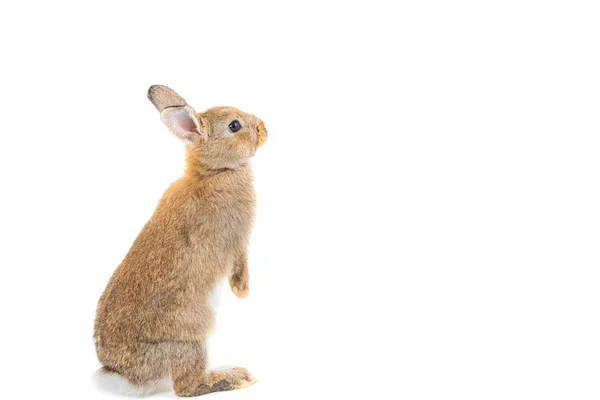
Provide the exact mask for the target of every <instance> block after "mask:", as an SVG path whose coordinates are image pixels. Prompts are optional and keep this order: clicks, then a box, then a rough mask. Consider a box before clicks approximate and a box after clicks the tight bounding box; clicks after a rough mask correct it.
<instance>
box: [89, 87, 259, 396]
mask: <svg viewBox="0 0 600 400" xmlns="http://www.w3.org/2000/svg"><path fill="white" fill-rule="evenodd" d="M148 97H149V98H150V100H151V101H152V102H153V104H154V105H155V106H156V108H157V109H158V110H159V111H161V117H162V118H163V121H165V123H167V125H168V126H169V128H170V129H171V130H172V131H173V133H175V134H176V135H177V136H179V137H180V138H182V139H183V140H184V141H185V142H186V143H187V146H186V152H187V169H186V171H185V175H184V176H183V177H182V178H180V179H179V180H177V181H176V182H174V183H173V184H172V185H171V187H169V189H167V191H166V192H165V194H164V195H163V197H162V199H161V200H160V202H159V205H158V207H157V208H156V211H155V212H154V215H152V217H151V218H150V220H149V221H148V223H147V224H146V225H145V226H144V228H143V229H142V231H141V232H140V234H139V236H138V237H137V239H136V240H135V242H134V243H133V246H132V247H131V249H130V251H129V253H128V254H127V256H126V257H125V259H124V260H123V262H122V263H121V265H119V267H118V268H117V269H116V271H115V272H114V274H113V276H112V277H111V279H110V281H109V283H108V286H107V287H106V289H105V291H104V293H103V294H102V297H101V298H100V302H99V304H98V310H97V314H96V324H95V335H94V339H95V343H96V350H97V353H98V358H99V360H100V362H101V363H102V365H103V369H104V371H107V372H116V373H119V374H121V375H122V376H123V377H125V378H126V379H127V380H128V381H129V382H131V383H132V384H134V385H137V386H144V385H148V384H152V383H153V382H155V381H157V380H159V379H162V378H165V377H168V376H170V377H171V378H172V380H173V387H174V390H175V392H176V394H177V395H180V396H197V395H201V394H206V393H210V392H214V391H221V390H232V389H237V388H241V387H244V386H248V385H249V384H251V383H253V382H254V378H253V377H252V376H251V375H250V374H249V373H248V371H246V370H245V369H242V368H231V369H227V370H224V371H213V372H210V371H207V370H206V365H207V356H206V346H205V343H204V341H205V337H206V334H207V332H208V331H209V330H210V329H211V325H212V324H213V311H212V309H211V307H210V305H209V303H208V300H209V296H210V294H211V292H212V291H213V289H214V288H215V286H216V285H217V284H219V283H220V282H221V281H222V280H224V279H226V278H227V277H229V283H230V286H231V288H232V290H233V292H234V293H235V294H236V295H237V296H238V297H240V298H243V297H245V296H247V294H248V279H249V277H248V265H247V246H248V238H249V234H250V229H251V226H252V222H253V218H254V203H255V197H254V188H253V185H252V169H251V167H250V164H249V161H248V160H249V159H250V157H252V156H253V155H254V153H255V151H256V149H257V148H258V147H259V146H260V145H262V144H263V143H264V141H265V140H266V136H267V132H266V129H265V127H264V124H263V123H262V121H260V120H259V119H258V118H256V117H255V116H253V115H250V114H246V113H244V112H242V111H239V110H237V109H234V108H231V107H217V108H212V109H209V110H207V111H205V112H203V113H195V111H193V110H192V109H191V108H190V107H189V106H188V105H187V104H186V102H185V100H183V98H181V97H180V96H179V95H178V94H177V93H175V92H174V91H173V90H171V89H169V88H166V87H164V86H153V87H151V88H150V90H149V93H148ZM186 110H191V111H190V113H192V112H193V114H190V115H189V116H188V114H186V112H187V111H186ZM180 112H181V113H183V114H177V113H180ZM181 115H183V117H181V118H180V119H177V118H179V117H177V116H181ZM173 116H176V117H175V118H174V117H173ZM234 119H237V120H239V121H240V122H241V123H242V129H241V130H240V131H238V132H237V133H231V132H229V131H228V130H227V126H228V125H229V123H230V122H231V121H232V120H234ZM172 121H175V122H174V123H172Z"/></svg>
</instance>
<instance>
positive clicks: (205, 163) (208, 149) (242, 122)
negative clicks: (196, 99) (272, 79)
mask: <svg viewBox="0 0 600 400" xmlns="http://www.w3.org/2000/svg"><path fill="white" fill-rule="evenodd" d="M148 98H149V99H150V101H151V102H152V103H153V104H154V106H155V107H156V108H157V109H158V111H159V112H160V118H161V120H162V121H163V123H164V124H165V125H166V126H167V127H168V128H169V130H170V131H171V132H172V133H173V134H174V135H175V136H177V137H178V138H179V139H181V140H182V141H183V142H184V143H186V145H187V152H188V158H193V161H194V162H195V163H197V164H198V165H199V166H200V167H201V168H203V169H206V170H220V169H224V168H236V167H238V166H240V165H243V164H245V163H246V162H248V161H249V160H250V158H252V156H254V154H255V153H256V150H257V149H258V148H259V147H260V146H262V145H263V144H264V142H265V141H266V139H267V130H266V128H265V124H264V123H263V122H262V121H261V120H260V119H258V118H257V117H255V116H254V115H252V114H248V113H245V112H243V111H240V110H238V109H236V108H233V107H214V108H210V109H208V110H206V111H204V112H201V113H197V112H196V111H194V109H193V108H192V107H190V106H189V105H188V104H187V103H186V101H185V100H184V99H183V98H182V97H181V96H179V95H178V94H177V93H176V92H175V91H174V90H172V89H170V88H168V87H166V86H162V85H154V86H151V87H150V89H149V90H148Z"/></svg>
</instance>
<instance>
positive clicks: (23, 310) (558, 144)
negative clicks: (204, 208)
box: [0, 1, 600, 400]
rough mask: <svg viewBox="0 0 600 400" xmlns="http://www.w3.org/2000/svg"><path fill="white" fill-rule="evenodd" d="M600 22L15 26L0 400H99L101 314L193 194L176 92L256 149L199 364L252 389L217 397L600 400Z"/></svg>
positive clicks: (185, 20)
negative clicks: (167, 101) (172, 94)
mask: <svg viewBox="0 0 600 400" xmlns="http://www.w3.org/2000/svg"><path fill="white" fill-rule="evenodd" d="M595 3H596V2H593V1H589V2H579V1H538V2H536V1H498V2H480V1H470V2H469V1H457V2H445V1H418V2H417V1H414V2H389V3H387V4H386V3H381V2H376V1H368V2H364V3H363V4H355V3H352V2H343V3H339V4H334V3H329V2H315V3H311V2H307V1H303V2H301V3H297V4H295V5H292V4H291V3H287V2H271V3H263V2H256V3H255V2H252V3H251V2H239V3H232V2H224V1H221V2H210V3H209V2H206V4H205V2H178V1H172V2H162V3H161V4H159V3H156V2H150V1H144V2H138V3H134V2H123V1H120V2H108V1H103V2H97V3H95V4H92V3H91V2H73V3H65V2H57V1H44V2H42V1H39V2H36V3H32V2H25V1H24V2H16V1H12V2H3V3H2V5H1V6H0V40H1V41H2V45H1V49H0V51H1V63H0V70H1V74H0V80H1V85H0V102H1V104H0V112H1V114H0V174H1V189H0V190H1V192H0V239H1V242H0V243H1V249H0V268H1V272H0V274H1V279H0V307H1V315H2V319H1V321H2V322H1V329H0V335H1V343H2V345H1V354H0V360H1V364H2V369H3V376H4V379H3V388H2V389H1V390H2V392H1V394H0V397H2V398H14V399H21V398H22V399H37V398H48V399H54V398H56V399H58V398H60V399H86V400H92V399H104V398H109V397H110V395H108V394H105V393H102V392H99V391H98V390H97V389H96V388H95V387H94V386H92V385H91V383H90V379H91V377H92V375H93V373H94V371H95V370H96V369H97V368H98V367H99V365H98V363H97V360H96V355H95V351H94V347H93V341H92V333H93V320H94V312H95V307H96V302H97V300H98V298H99V296H100V294H101V293H102V290H103V289H104V287H105V285H106V283H107V281H108V279H109V277H110V275H111V273H112V271H113V270H114V269H115V268H116V266H117V265H118V264H119V262H120V261H121V260H122V258H123V257H124V255H125V254H126V252H127V250H128V249H129V246H130V245H131V243H132V241H133V240H134V239H135V237H136V235H137V233H138V232H139V230H140V229H141V227H142V226H143V224H144V223H145V222H146V220H147V219H148V218H149V217H150V215H151V213H152V212H153V209H154V207H155V205H156V203H157V201H158V199H159V198H160V196H161V194H162V192H163V191H164V190H165V189H166V188H167V186H168V185H169V184H170V182H172V181H173V180H175V179H177V178H178V177H179V176H180V175H181V173H182V170H183V147H182V145H181V144H180V143H178V142H177V140H176V139H175V138H174V137H173V136H172V135H171V134H169V133H168V131H167V129H166V128H165V127H164V126H162V125H161V123H160V121H159V116H158V113H157V112H156V110H155V109H154V107H153V106H152V105H151V104H150V103H149V102H148V100H147V99H146V90H147V89H148V87H149V86H150V85H152V84H165V85H169V86H171V87H173V88H174V89H176V90H177V91H178V92H179V93H180V94H181V95H182V96H183V97H185V98H186V99H187V100H188V102H189V103H190V104H191V105H192V106H194V107H195V108H196V109H197V110H198V111H201V110H204V109H206V108H208V107H212V106H216V105H232V106H235V107H238V108H240V109H242V110H244V111H247V112H250V113H254V114H256V115H257V116H258V117H259V118H261V119H263V120H264V121H265V123H266V125H267V128H268V130H269V139H268V141H267V144H266V145H265V146H264V148H262V149H261V150H260V151H259V152H258V154H257V155H256V158H255V160H254V167H255V176H256V189H257V193H258V199H259V203H258V215H257V221H256V226H255V229H254V234H253V239H252V244H251V257H250V272H251V294H250V297H249V298H248V299H246V300H243V301H241V300H238V299H237V298H235V297H234V296H233V294H231V293H230V292H229V291H226V292H224V293H223V298H222V305H221V308H220V313H219V315H218V319H217V321H218V322H217V330H216V336H215V338H214V340H213V343H212V346H211V354H210V356H211V360H212V361H213V363H214V364H215V365H222V364H228V365H239V366H246V367H248V368H249V369H250V370H251V372H253V373H254V374H255V375H256V376H257V377H258V378H259V379H260V381H259V383H258V384H257V385H255V386H253V387H252V388H249V389H244V390H241V391H238V392H231V393H219V394H215V395H211V396H213V397H214V398H223V399H261V400H263V399H264V400H266V399H305V398H310V399H345V398H364V399H375V398H376V399H461V400H464V399H528V400H529V399H578V400H583V399H598V398H599V396H600V383H599V382H600V380H599V377H600V322H599V321H600V290H599V284H600V272H599V271H600V270H599V267H600V263H599V261H600V251H599V243H600V189H599V185H600V155H599V153H600V129H599V128H600V121H599V107H600V78H599V77H600V57H599V48H600V47H599V46H600V28H599V26H600V24H599V23H598V21H599V19H600V13H599V12H598V9H597V8H596V4H595ZM165 397H167V398H169V397H170V398H172V397H174V394H173V393H168V394H166V395H165V394H163V395H160V396H157V398H165Z"/></svg>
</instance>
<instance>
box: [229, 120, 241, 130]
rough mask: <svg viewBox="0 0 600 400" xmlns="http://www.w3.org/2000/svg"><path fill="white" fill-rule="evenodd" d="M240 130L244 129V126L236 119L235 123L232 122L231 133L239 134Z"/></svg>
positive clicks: (230, 125)
mask: <svg viewBox="0 0 600 400" xmlns="http://www.w3.org/2000/svg"><path fill="white" fill-rule="evenodd" d="M240 129H242V125H241V124H240V121H238V120H237V119H234V120H233V121H231V123H230V124H229V130H230V131H231V132H237V131H239V130H240Z"/></svg>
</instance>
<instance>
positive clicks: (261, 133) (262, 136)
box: [256, 120, 267, 147]
mask: <svg viewBox="0 0 600 400" xmlns="http://www.w3.org/2000/svg"><path fill="white" fill-rule="evenodd" d="M256 132H257V136H258V141H257V145H258V147H260V146H262V145H263V144H264V143H265V142H266V141H267V128H265V124H264V122H262V121H261V120H259V121H258V124H256Z"/></svg>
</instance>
